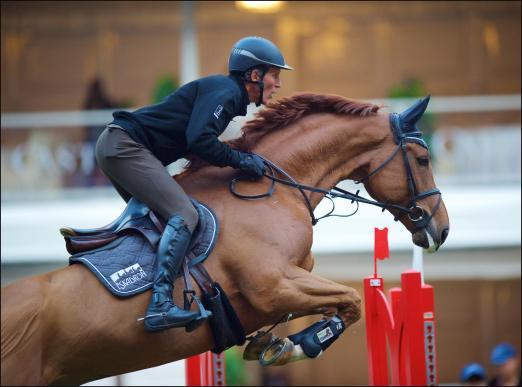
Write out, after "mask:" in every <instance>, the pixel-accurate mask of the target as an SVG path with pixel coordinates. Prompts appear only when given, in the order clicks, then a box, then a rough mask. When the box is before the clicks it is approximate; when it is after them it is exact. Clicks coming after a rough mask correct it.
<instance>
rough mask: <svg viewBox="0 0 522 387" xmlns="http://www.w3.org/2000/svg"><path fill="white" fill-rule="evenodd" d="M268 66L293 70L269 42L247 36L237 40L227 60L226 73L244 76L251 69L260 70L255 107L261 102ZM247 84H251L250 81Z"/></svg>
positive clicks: (277, 49)
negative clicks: (257, 97)
mask: <svg viewBox="0 0 522 387" xmlns="http://www.w3.org/2000/svg"><path fill="white" fill-rule="evenodd" d="M270 66H273V67H278V68H280V69H283V70H293V68H292V67H290V66H289V65H287V64H286V63H285V58H283V54H281V51H280V50H279V48H277V46H276V45H275V44H274V43H272V42H271V41H270V40H268V39H265V38H261V37H259V36H247V37H246V38H243V39H241V40H239V41H238V42H237V43H236V44H234V47H232V51H231V52H230V56H229V58H228V71H229V72H231V73H241V74H245V72H247V71H248V70H250V69H252V68H258V69H260V70H261V79H260V80H259V81H257V82H255V83H257V84H258V86H259V91H260V93H259V100H258V101H257V103H256V106H259V105H261V102H262V101H263V90H264V87H265V84H264V82H263V78H264V77H265V74H266V72H267V71H268V69H269V68H270ZM246 81H247V82H252V81H251V80H250V79H247V80H246Z"/></svg>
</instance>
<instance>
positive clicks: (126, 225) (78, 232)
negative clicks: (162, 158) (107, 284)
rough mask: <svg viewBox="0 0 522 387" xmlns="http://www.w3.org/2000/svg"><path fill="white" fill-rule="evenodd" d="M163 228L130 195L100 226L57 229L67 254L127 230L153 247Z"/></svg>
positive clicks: (160, 221)
mask: <svg viewBox="0 0 522 387" xmlns="http://www.w3.org/2000/svg"><path fill="white" fill-rule="evenodd" d="M164 229H165V221H164V220H163V219H161V218H159V217H158V216H156V215H155V214H154V212H153V211H151V210H150V208H149V207H147V206H146V205H145V204H144V203H142V202H140V201H139V200H138V199H136V198H134V197H133V198H131V199H130V200H129V202H128V203H127V206H126V207H125V210H124V211H123V212H122V213H121V215H120V216H118V218H116V219H115V220H114V221H113V222H111V223H109V224H108V225H106V226H104V227H100V228H92V229H81V228H72V227H62V228H60V234H62V236H63V237H64V239H65V247H66V248H67V251H68V252H69V254H77V253H80V252H83V251H89V250H93V249H97V248H100V247H103V246H105V245H107V244H109V243H110V242H112V241H114V240H116V239H117V238H118V237H119V236H122V235H125V234H128V233H130V232H138V233H140V234H141V235H143V236H144V237H145V238H146V239H147V241H148V242H149V243H150V244H151V246H153V247H155V246H156V245H157V243H158V242H159V240H160V238H161V234H162V233H163V230H164Z"/></svg>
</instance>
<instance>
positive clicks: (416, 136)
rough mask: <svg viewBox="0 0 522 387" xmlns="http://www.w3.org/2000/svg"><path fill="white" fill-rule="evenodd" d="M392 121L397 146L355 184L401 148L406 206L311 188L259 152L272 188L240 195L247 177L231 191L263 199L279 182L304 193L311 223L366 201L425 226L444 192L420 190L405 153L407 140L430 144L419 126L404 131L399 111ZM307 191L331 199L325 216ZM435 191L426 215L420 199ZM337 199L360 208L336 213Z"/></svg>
mask: <svg viewBox="0 0 522 387" xmlns="http://www.w3.org/2000/svg"><path fill="white" fill-rule="evenodd" d="M390 124H391V125H390V126H391V128H392V132H393V138H394V141H395V143H396V144H397V146H396V148H395V149H394V150H393V152H392V153H391V155H390V156H389V157H388V158H387V159H386V160H384V162H383V163H382V164H381V165H379V166H378V167H377V168H375V169H374V170H373V171H372V172H370V173H369V174H368V175H367V176H366V177H364V178H362V179H360V180H358V181H355V183H356V184H359V183H363V182H366V181H368V180H369V179H370V177H372V176H374V175H375V174H377V173H378V172H379V171H381V170H382V169H383V168H384V167H386V165H388V163H389V162H390V161H392V160H393V158H394V157H395V156H396V155H397V154H398V153H399V150H400V151H401V153H402V158H403V161H404V167H405V168H406V178H407V182H408V190H409V192H410V201H409V203H408V205H407V206H406V207H405V206H401V205H398V204H393V203H387V202H381V201H378V200H370V199H366V198H364V197H362V196H359V190H357V192H356V193H355V194H354V193H352V192H349V191H346V190H343V189H341V188H339V187H337V186H335V187H333V188H332V189H331V190H324V189H322V188H318V187H311V186H307V185H304V184H300V183H298V182H297V181H295V180H294V179H293V178H292V177H291V176H290V175H289V174H288V173H286V172H285V171H284V170H283V169H281V168H280V167H278V166H277V165H275V164H274V163H273V162H271V161H270V160H267V159H266V158H264V157H263V156H260V155H258V156H259V157H261V158H262V159H263V160H264V162H265V164H266V165H267V167H268V168H267V169H268V172H269V174H267V173H265V176H266V177H267V178H269V179H270V180H272V184H271V186H270V188H269V189H268V191H267V192H265V193H263V194H259V195H242V194H239V193H238V192H237V191H236V183H237V182H238V181H240V180H244V179H245V177H244V176H241V177H238V178H235V179H233V180H232V181H231V182H230V191H231V192H232V194H234V195H235V196H237V197H239V198H241V199H260V198H263V197H266V196H271V195H272V194H273V192H274V191H275V183H276V182H278V183H281V184H285V185H289V186H291V187H294V188H297V189H298V190H299V191H300V192H301V194H302V195H303V198H304V200H305V204H306V206H307V208H308V211H309V212H310V216H311V218H312V225H314V226H315V225H316V224H317V222H318V221H319V220H320V219H324V218H327V217H330V216H340V217H348V216H352V215H354V214H355V213H356V212H357V211H358V209H359V203H366V204H371V205H374V206H377V207H380V208H382V210H383V211H384V210H386V209H388V210H389V209H396V210H398V211H399V212H400V215H399V216H396V217H395V218H394V220H395V221H398V220H399V219H401V218H402V216H404V215H408V219H409V220H410V221H411V222H412V223H413V224H414V225H415V227H416V228H417V229H418V230H420V229H423V228H425V227H426V226H427V225H428V224H429V222H430V220H431V219H432V218H433V216H434V215H435V213H436V212H437V210H438V209H439V207H440V202H441V192H440V190H439V189H438V188H433V189H431V190H428V191H424V192H420V193H419V192H418V191H417V186H416V184H415V180H414V179H413V173H412V169H411V166H410V162H409V160H408V155H407V153H406V144H407V143H416V144H419V145H421V146H422V147H424V148H426V149H428V145H427V144H426V142H425V141H424V140H423V139H422V133H421V132H420V131H418V130H416V129H414V130H407V131H403V129H402V123H401V117H400V115H399V114H397V113H391V114H390ZM274 171H276V172H277V173H279V174H281V175H283V176H284V177H285V178H286V179H280V178H278V177H276V176H275V173H274ZM305 191H310V192H312V193H314V192H316V193H322V194H323V195H324V196H325V198H327V199H329V200H330V201H331V203H332V209H331V210H330V211H329V212H328V213H327V214H326V215H324V216H321V217H320V218H316V217H315V215H314V212H313V208H312V205H311V203H310V199H309V198H308V196H307V195H306V193H305ZM333 191H337V192H333ZM435 194H438V195H439V199H438V201H437V204H436V205H435V207H434V208H433V210H432V211H431V214H430V215H429V216H426V212H425V211H424V209H423V208H422V207H420V206H418V205H417V201H419V200H422V199H424V198H427V197H428V196H431V195H435ZM334 198H343V199H348V200H351V202H352V203H354V202H356V203H357V208H356V209H355V211H354V212H352V213H350V214H346V215H337V214H333V211H334V209H335V203H334V202H333V199H334Z"/></svg>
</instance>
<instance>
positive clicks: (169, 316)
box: [145, 215, 199, 331]
mask: <svg viewBox="0 0 522 387" xmlns="http://www.w3.org/2000/svg"><path fill="white" fill-rule="evenodd" d="M191 236H192V235H191V232H190V231H189V229H188V227H187V225H186V224H185V221H184V219H183V217H181V216H179V215H176V216H173V217H171V218H170V219H169V221H168V222H167V225H166V226H165V231H163V235H162V236H161V239H160V241H159V244H158V266H157V269H156V274H155V276H154V285H153V288H152V299H151V301H150V304H149V307H148V308H147V313H146V315H145V329H146V330H148V331H159V330H162V329H166V328H172V327H182V326H185V325H187V324H188V323H190V322H191V321H192V320H194V319H195V318H196V317H197V316H198V315H199V313H198V312H193V311H190V310H185V309H181V308H178V307H177V306H176V305H175V304H174V300H173V299H172V291H173V289H174V279H175V278H176V275H177V274H178V272H179V270H180V268H181V264H182V262H183V259H184V258H185V254H186V251H187V248H188V246H189V243H190V238H191Z"/></svg>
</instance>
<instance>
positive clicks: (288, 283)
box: [274, 267, 361, 327]
mask: <svg viewBox="0 0 522 387" xmlns="http://www.w3.org/2000/svg"><path fill="white" fill-rule="evenodd" d="M274 291H275V292H276V293H277V294H276V295H275V296H276V298H277V300H278V309H280V310H281V312H283V313H285V312H286V313H288V312H294V313H296V314H299V315H306V314H315V313H322V314H325V315H327V316H333V315H334V314H339V316H340V317H341V318H342V319H343V321H344V323H345V325H346V327H348V326H350V325H352V324H353V323H355V322H357V321H358V320H359V319H360V317H361V297H360V295H359V293H358V292H357V291H356V290H355V289H353V288H350V287H348V286H344V285H341V284H338V283H336V282H334V281H331V280H329V279H326V278H323V277H320V276H318V275H316V274H313V273H309V272H307V271H306V270H303V269H301V268H299V267H291V268H289V269H288V270H286V272H285V277H284V278H283V279H281V281H280V284H279V286H278V288H277V289H274Z"/></svg>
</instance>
